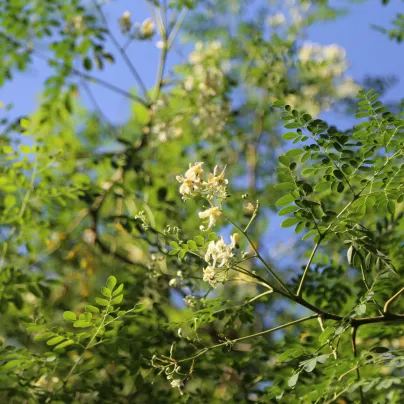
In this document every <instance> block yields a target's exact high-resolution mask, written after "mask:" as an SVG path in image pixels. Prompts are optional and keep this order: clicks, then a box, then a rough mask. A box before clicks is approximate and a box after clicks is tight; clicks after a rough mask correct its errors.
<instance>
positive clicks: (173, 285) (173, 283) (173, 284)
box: [168, 278, 178, 288]
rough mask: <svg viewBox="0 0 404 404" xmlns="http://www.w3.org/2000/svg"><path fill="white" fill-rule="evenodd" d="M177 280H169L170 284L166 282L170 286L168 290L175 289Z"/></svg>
mask: <svg viewBox="0 0 404 404" xmlns="http://www.w3.org/2000/svg"><path fill="white" fill-rule="evenodd" d="M177 281H178V280H177V279H176V278H172V279H170V282H168V286H170V288H175V287H176V286H177Z"/></svg>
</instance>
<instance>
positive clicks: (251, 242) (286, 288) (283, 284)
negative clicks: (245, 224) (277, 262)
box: [223, 214, 293, 295]
mask: <svg viewBox="0 0 404 404" xmlns="http://www.w3.org/2000/svg"><path fill="white" fill-rule="evenodd" d="M223 216H224V217H225V218H226V220H227V221H228V222H229V223H231V224H232V225H233V226H234V227H235V228H236V229H237V230H239V231H240V232H241V234H242V235H243V236H244V237H245V238H246V239H247V241H248V242H249V244H250V246H251V247H252V249H253V250H254V252H255V255H256V258H258V259H259V260H260V261H261V262H262V264H263V265H264V267H265V269H266V270H267V271H268V272H269V273H270V274H271V275H272V276H273V277H274V278H275V279H276V280H277V282H278V283H279V284H280V285H281V286H282V288H283V289H285V291H286V292H287V293H288V294H289V295H293V293H292V292H291V291H290V290H289V288H288V287H287V286H286V284H285V283H284V282H283V281H282V279H280V278H279V276H278V275H277V274H276V273H275V271H274V270H273V269H272V268H271V267H270V266H269V265H268V264H267V263H266V261H265V260H264V258H263V257H262V256H261V254H260V253H259V251H258V250H257V248H256V247H255V245H254V243H253V241H252V240H251V238H250V236H249V235H248V234H247V233H246V232H245V231H244V230H243V229H242V228H241V227H240V226H239V225H237V224H236V223H235V222H233V221H232V220H231V219H230V218H229V217H227V216H226V215H225V214H223Z"/></svg>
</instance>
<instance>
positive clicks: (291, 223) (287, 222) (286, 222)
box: [281, 217, 300, 228]
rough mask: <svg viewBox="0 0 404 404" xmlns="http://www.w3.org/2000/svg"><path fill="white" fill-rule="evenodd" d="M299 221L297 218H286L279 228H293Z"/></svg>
mask: <svg viewBox="0 0 404 404" xmlns="http://www.w3.org/2000/svg"><path fill="white" fill-rule="evenodd" d="M299 221H300V219H298V218H297V217H288V218H287V219H285V220H284V221H283V222H282V223H281V227H283V228H288V227H292V226H294V225H295V224H296V223H299Z"/></svg>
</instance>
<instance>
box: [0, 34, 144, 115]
mask: <svg viewBox="0 0 404 404" xmlns="http://www.w3.org/2000/svg"><path fill="white" fill-rule="evenodd" d="M0 36H2V37H3V38H5V39H6V40H7V41H9V42H11V43H12V44H13V45H15V46H19V47H20V48H23V49H25V50H26V51H27V52H30V53H32V54H33V55H34V56H36V57H37V58H38V59H41V60H44V61H45V62H48V63H50V62H52V63H53V64H56V65H57V66H58V67H60V68H63V69H66V70H67V71H70V72H72V73H73V74H75V75H76V76H78V77H81V78H83V79H86V80H89V81H92V82H94V83H97V84H98V85H100V86H102V87H105V88H108V89H109V90H111V91H114V92H116V93H118V94H121V95H123V96H125V97H126V98H128V99H131V100H132V101H135V102H139V103H140V104H143V105H144V106H145V107H149V103H148V102H147V101H145V100H144V99H143V98H142V97H139V96H137V95H135V94H132V93H130V92H128V91H125V90H123V89H122V88H119V87H117V86H115V85H113V84H111V83H108V82H107V81H104V80H102V79H99V78H97V77H94V76H92V75H90V74H87V73H84V72H81V71H80V70H77V69H75V68H74V67H72V66H69V65H67V64H66V63H63V62H60V61H59V60H55V59H52V58H51V57H49V56H47V55H46V54H44V53H42V52H40V51H38V50H36V49H32V48H30V47H28V46H27V45H26V44H24V43H21V42H19V41H17V40H15V39H14V38H11V37H10V36H8V35H7V34H5V33H4V32H1V31H0Z"/></svg>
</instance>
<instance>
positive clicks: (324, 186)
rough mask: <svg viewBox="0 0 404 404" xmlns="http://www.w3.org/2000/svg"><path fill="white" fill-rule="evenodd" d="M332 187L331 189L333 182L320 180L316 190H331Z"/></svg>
mask: <svg viewBox="0 0 404 404" xmlns="http://www.w3.org/2000/svg"><path fill="white" fill-rule="evenodd" d="M330 189H331V183H330V182H319V183H318V184H316V186H315V187H314V190H315V191H316V192H323V191H329V190H330Z"/></svg>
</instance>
